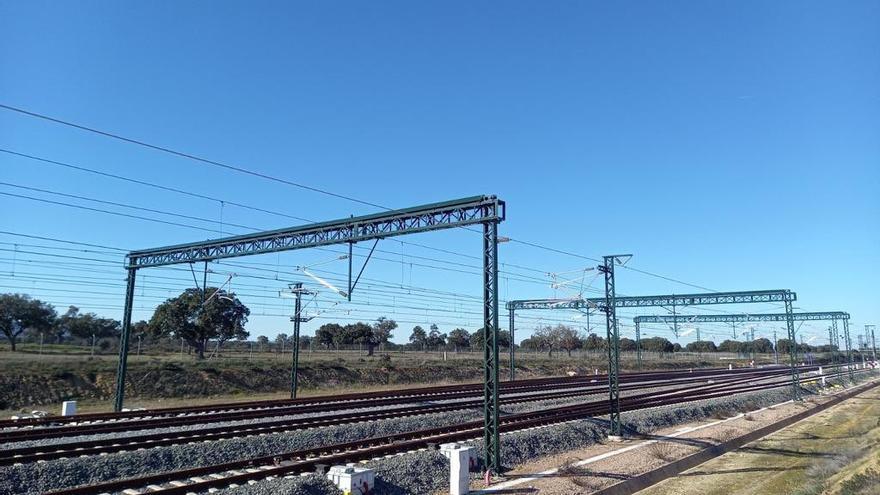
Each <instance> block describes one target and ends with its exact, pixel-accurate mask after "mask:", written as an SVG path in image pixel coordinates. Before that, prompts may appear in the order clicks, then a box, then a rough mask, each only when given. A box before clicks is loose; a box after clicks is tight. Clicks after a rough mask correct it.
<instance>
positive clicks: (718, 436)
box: [712, 428, 737, 443]
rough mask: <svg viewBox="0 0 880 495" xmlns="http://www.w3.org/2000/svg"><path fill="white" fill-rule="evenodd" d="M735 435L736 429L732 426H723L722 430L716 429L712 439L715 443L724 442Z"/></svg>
mask: <svg viewBox="0 0 880 495" xmlns="http://www.w3.org/2000/svg"><path fill="white" fill-rule="evenodd" d="M736 437H737V433H736V430H734V429H733V428H725V429H723V430H718V431H717V432H716V433H715V434H714V435H713V436H712V439H713V440H715V442H717V443H724V442H728V441H730V440H733V439H734V438H736Z"/></svg>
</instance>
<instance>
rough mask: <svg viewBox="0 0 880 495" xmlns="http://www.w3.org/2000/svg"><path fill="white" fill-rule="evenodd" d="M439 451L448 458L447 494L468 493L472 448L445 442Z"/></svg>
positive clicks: (462, 494) (461, 494) (472, 455)
mask: <svg viewBox="0 0 880 495" xmlns="http://www.w3.org/2000/svg"><path fill="white" fill-rule="evenodd" d="M440 452H441V453H442V454H443V455H444V456H445V457H446V458H447V459H449V495H466V494H468V493H470V477H471V475H470V472H471V462H472V459H473V458H474V448H473V447H467V446H464V445H459V444H456V443H445V444H443V445H441V446H440Z"/></svg>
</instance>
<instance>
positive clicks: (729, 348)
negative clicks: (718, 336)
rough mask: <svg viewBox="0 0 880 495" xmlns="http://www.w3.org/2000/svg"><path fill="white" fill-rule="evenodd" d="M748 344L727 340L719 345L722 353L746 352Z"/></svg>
mask: <svg viewBox="0 0 880 495" xmlns="http://www.w3.org/2000/svg"><path fill="white" fill-rule="evenodd" d="M745 347H746V343H745V342H740V341H738V340H725V341H724V342H722V343H721V344H719V345H718V350H719V351H720V352H736V353H740V352H745Z"/></svg>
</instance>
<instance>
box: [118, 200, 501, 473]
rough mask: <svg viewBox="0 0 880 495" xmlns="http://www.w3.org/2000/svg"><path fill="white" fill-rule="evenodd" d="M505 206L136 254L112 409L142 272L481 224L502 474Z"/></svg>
mask: <svg viewBox="0 0 880 495" xmlns="http://www.w3.org/2000/svg"><path fill="white" fill-rule="evenodd" d="M505 213H506V208H505V203H504V201H502V200H500V199H498V198H497V197H496V196H473V197H469V198H463V199H457V200H452V201H446V202H442V203H431V204H426V205H422V206H416V207H413V208H406V209H401V210H392V211H387V212H383V213H375V214H370V215H364V216H359V217H350V218H343V219H339V220H333V221H329V222H320V223H313V224H308V225H301V226H296V227H290V228H285V229H278V230H271V231H266V232H257V233H254V234H247V235H240V236H231V237H225V238H222V239H215V240H208V241H202V242H193V243H188V244H178V245H173V246H165V247H160V248H156V249H144V250H137V251H132V252H130V253H128V255H127V256H126V269H127V271H128V277H127V283H126V290H125V310H124V311H123V319H122V335H121V337H120V349H119V364H118V367H117V372H116V395H115V400H114V408H115V410H116V411H120V410H121V409H122V406H123V403H124V400H125V378H126V371H127V363H128V344H129V337H130V335H131V310H132V305H133V301H134V290H135V278H136V275H137V271H138V270H140V269H143V268H149V267H157V266H166V265H174V264H180V263H195V262H199V261H204V262H208V261H215V260H219V259H225V258H234V257H240V256H250V255H255V254H265V253H275V252H281V251H291V250H297V249H307V248H313V247H319V246H329V245H334V244H349V245H351V244H352V243H356V242H361V241H366V240H378V239H384V238H386V237H393V236H399V235H406V234H415V233H420V232H428V231H434V230H442V229H450V228H455V227H467V226H472V225H482V226H483V232H482V241H483V317H484V318H483V320H484V328H485V329H486V339H485V346H484V351H485V356H484V357H485V362H484V367H485V369H486V372H485V382H486V383H485V410H486V414H485V418H486V427H485V430H486V465H487V467H488V468H489V469H494V470H496V471H500V468H501V454H500V447H499V442H498V414H499V411H498V338H497V337H498V224H499V223H500V222H502V221H504V219H505Z"/></svg>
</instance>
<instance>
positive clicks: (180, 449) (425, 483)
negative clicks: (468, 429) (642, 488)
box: [0, 389, 786, 495]
mask: <svg viewBox="0 0 880 495" xmlns="http://www.w3.org/2000/svg"><path fill="white" fill-rule="evenodd" d="M645 392H647V390H641V391H638V393H645ZM630 393H636V392H630ZM762 394H764V395H762ZM599 395H601V394H599ZM622 395H626V394H622ZM785 396H786V393H785V390H784V389H779V390H776V391H771V392H761V393H754V394H749V396H748V400H752V401H753V402H752V403H753V404H754V405H755V406H756V407H760V405H762V404H769V403H773V402H780V401H781V400H784V398H783V397H785ZM744 397H746V396H736V397H729V398H724V399H712V400H709V401H702V402H700V403H694V404H689V405H687V406H676V407H674V408H670V407H667V408H658V409H652V410H646V411H637V412H632V413H624V415H623V419H624V421H625V423H626V424H627V425H628V426H629V427H630V428H631V429H632V430H633V431H638V432H647V431H651V430H652V429H655V428H658V427H661V426H666V425H668V424H674V423H677V422H682V421H690V420H697V419H701V418H704V417H706V416H709V415H711V414H713V413H714V411H715V410H717V409H718V408H719V407H722V406H724V405H725V404H726V406H725V407H735V406H737V405H738V406H740V407H741V406H742V401H743V400H746V399H744ZM585 400H589V397H588V396H583V397H571V398H566V399H556V400H551V401H543V402H532V403H521V404H509V405H507V406H505V407H504V410H505V412H507V413H516V412H526V411H532V410H537V409H544V408H548V407H554V406H558V405H564V404H571V403H578V402H584V401H585ZM481 417H482V413H481V411H478V410H467V411H453V412H447V413H436V414H429V415H422V416H411V417H406V418H399V419H393V420H382V421H374V422H365V423H357V424H350V425H340V426H333V427H327V428H317V429H309V430H301V431H294V432H289V433H278V434H272V435H263V436H253V437H246V438H235V439H228V440H222V441H215V442H201V443H195V444H185V445H175V446H169V447H159V448H153V449H148V450H142V451H135V452H122V453H117V454H111V455H105V456H90V457H82V458H71V459H59V460H54V461H51V462H48V463H37V464H27V465H21V466H9V467H2V468H0V494H4V493H26V494H36V493H42V492H45V491H47V490H50V489H58V488H64V487H72V486H76V485H81V484H89V483H98V482H102V481H109V480H113V479H119V478H126V477H134V476H138V475H144V474H150V473H155V472H161V471H168V470H174V469H180V468H184V467H199V466H205V465H210V464H216V463H219V462H229V461H233V460H237V459H247V458H253V457H259V456H267V455H275V454H277V453H279V452H286V451H292V450H299V449H306V448H313V447H317V446H321V445H327V444H331V443H340V442H348V441H353V440H358V439H362V438H367V437H373V436H382V435H389V434H392V433H397V432H401V431H407V430H415V429H421V428H429V427H436V426H442V425H448V424H454V423H458V422H464V421H473V420H477V419H480V418H481ZM606 424H607V422H603V421H602V420H601V419H590V420H580V421H575V422H570V423H566V424H563V425H557V426H552V427H546V428H540V429H534V430H529V431H523V432H515V433H512V434H509V435H503V436H502V449H503V452H502V456H503V458H504V460H505V462H507V463H512V464H515V463H521V462H524V461H526V460H529V459H533V458H535V457H538V456H542V455H547V454H553V453H557V452H562V451H565V450H571V449H575V448H579V447H583V446H585V445H589V444H591V443H594V442H595V441H597V440H598V439H599V438H602V437H604V436H605V435H606V434H607V426H606ZM479 443H481V442H479ZM477 447H478V450H479V451H480V452H481V451H482V446H481V445H479V446H477ZM480 455H481V457H482V453H481V454H480ZM437 456H439V458H438V457H437ZM441 459H442V461H441ZM385 461H386V460H384V459H383V460H377V461H373V463H376V466H377V469H379V470H380V477H381V478H382V482H381V483H380V487H381V490H377V493H389V494H395V495H396V494H402V493H426V492H429V491H431V490H432V489H434V488H430V487H432V486H435V487H436V488H443V487H444V486H445V484H446V483H447V476H448V474H447V473H448V462H447V461H446V460H445V459H444V458H442V455H441V454H439V453H437V452H419V453H414V454H407V455H405V456H403V457H398V458H395V459H393V460H387V461H388V462H385ZM288 481H290V480H288ZM277 482H279V483H283V482H284V481H282V480H277ZM291 482H292V481H291ZM262 484H263V482H260V483H257V484H255V485H249V487H241V488H236V490H238V489H250V488H254V489H257V488H256V487H258V486H260V485H262ZM247 493H250V492H247ZM255 493H256V492H255ZM261 493H262V492H261ZM271 493H279V492H277V491H276V492H271ZM316 493H318V492H316Z"/></svg>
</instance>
